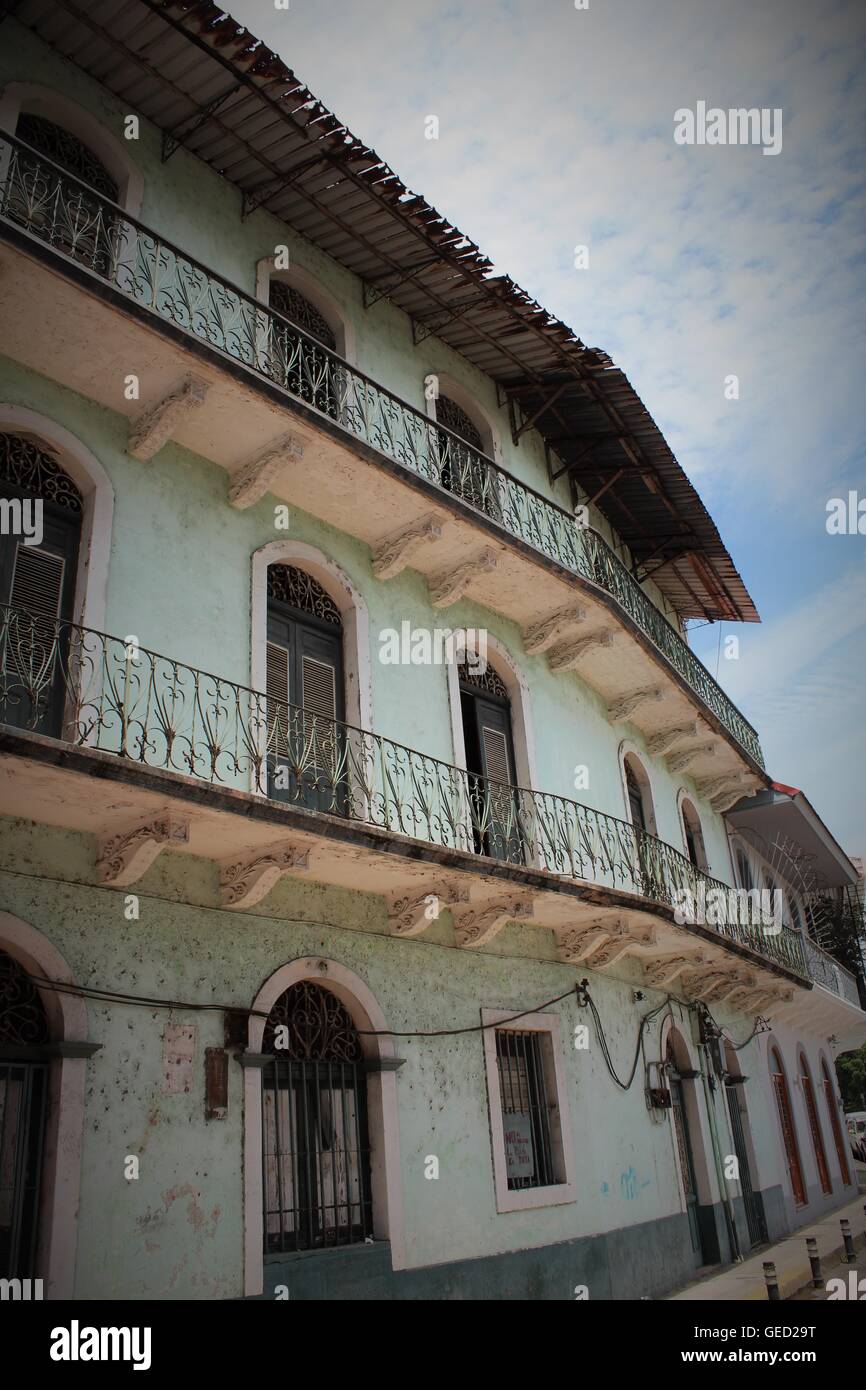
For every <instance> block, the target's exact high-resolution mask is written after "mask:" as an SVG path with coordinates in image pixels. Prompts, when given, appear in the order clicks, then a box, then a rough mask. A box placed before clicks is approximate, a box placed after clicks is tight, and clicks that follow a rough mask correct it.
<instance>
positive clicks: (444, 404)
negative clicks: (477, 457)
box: [436, 396, 484, 453]
mask: <svg viewBox="0 0 866 1390" xmlns="http://www.w3.org/2000/svg"><path fill="white" fill-rule="evenodd" d="M436 419H437V420H438V422H439V424H440V425H444V426H445V428H446V429H449V430H453V431H454V433H455V434H459V435H460V438H461V439H465V441H466V443H467V444H470V445H471V446H472V448H473V449H478V451H479V452H480V453H483V452H484V443H483V440H482V438H481V435H480V433H479V431H478V430H477V428H476V427H475V425H474V424H473V423H472V421H471V420H470V419H469V416H468V415H467V414H466V411H465V410H463V409H461V407H460V406H459V405H458V404H457V402H456V401H452V399H451V397H450V396H438V397H437V399H436Z"/></svg>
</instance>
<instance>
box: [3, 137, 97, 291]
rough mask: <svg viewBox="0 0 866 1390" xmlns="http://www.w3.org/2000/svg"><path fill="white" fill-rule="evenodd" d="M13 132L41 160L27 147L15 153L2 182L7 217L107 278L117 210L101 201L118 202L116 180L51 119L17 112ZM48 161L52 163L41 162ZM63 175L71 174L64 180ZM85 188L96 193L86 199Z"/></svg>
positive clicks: (90, 153)
mask: <svg viewBox="0 0 866 1390" xmlns="http://www.w3.org/2000/svg"><path fill="white" fill-rule="evenodd" d="M15 134H16V136H17V137H18V139H19V140H23V141H24V142H25V143H26V144H27V145H28V147H29V148H30V149H32V150H35V151H36V152H37V155H38V156H40V157H41V158H39V159H37V158H36V157H35V156H33V155H30V154H29V153H28V152H27V151H21V150H16V151H15V152H14V155H13V161H14V168H13V169H12V170H10V173H9V176H8V180H7V184H8V193H7V197H6V199H5V206H4V212H5V214H6V216H8V217H11V218H13V219H14V220H15V221H17V222H20V223H21V224H22V225H23V226H25V227H27V228H28V230H30V231H36V232H37V233H38V234H39V235H40V236H41V237H42V238H44V239H47V240H48V241H50V243H51V245H52V246H55V247H58V248H59V249H60V250H62V251H63V252H64V253H65V254H66V255H67V256H71V257H72V258H73V259H74V260H76V261H79V262H81V263H82V264H84V265H86V266H87V267H88V268H89V269H90V270H94V271H96V273H97V274H98V275H102V276H110V275H111V274H112V273H113V265H114V254H113V253H114V249H115V245H116V242H117V238H118V234H119V231H120V224H119V221H118V219H119V214H118V213H117V212H115V211H114V209H113V208H112V207H110V206H106V204H104V203H103V202H101V201H100V199H108V200H109V202H110V203H111V204H114V203H117V201H118V199H119V189H118V185H117V181H116V180H115V179H114V178H113V177H112V176H111V174H110V173H109V171H108V169H107V168H106V167H105V165H104V164H103V162H102V160H101V159H100V158H99V156H98V155H97V154H96V153H95V152H94V151H93V150H92V149H91V148H90V146H89V145H88V144H86V143H85V141H84V140H80V139H79V138H78V136H77V135H75V134H73V132H72V131H71V130H67V129H66V128H65V127H64V126H62V125H58V124H57V122H56V121H52V120H49V119H48V118H47V117H45V116H41V115H36V114H34V113H32V112H29V111H22V112H21V113H20V114H19V116H18V122H17V125H16V127H15ZM49 160H50V161H51V163H50V164H48V163H46V161H49ZM52 166H56V167H52ZM58 170H62V171H63V173H59V172H58ZM64 173H65V174H71V175H72V178H71V179H67V178H64V177H63V174H64ZM82 185H85V186H84V187H82ZM34 188H35V189H38V190H39V196H38V197H34V196H33V190H34ZM88 189H90V190H92V192H93V193H94V194H96V195H98V196H97V197H91V196H90V195H89V193H88Z"/></svg>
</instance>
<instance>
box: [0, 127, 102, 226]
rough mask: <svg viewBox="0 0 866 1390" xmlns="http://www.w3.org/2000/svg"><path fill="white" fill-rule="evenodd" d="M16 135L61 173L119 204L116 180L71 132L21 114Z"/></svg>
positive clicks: (91, 151) (90, 150) (96, 156)
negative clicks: (69, 175)
mask: <svg viewBox="0 0 866 1390" xmlns="http://www.w3.org/2000/svg"><path fill="white" fill-rule="evenodd" d="M15 134H16V135H17V137H18V139H19V140H24V141H26V143H27V144H28V145H30V146H31V147H32V148H33V149H34V150H38V151H39V153H40V154H43V155H45V157H46V159H50V160H51V162H52V163H53V164H59V165H60V167H61V169H65V170H66V172H67V173H68V174H72V175H73V176H74V177H75V178H77V179H80V180H81V182H82V183H86V184H87V185H88V187H89V188H92V189H93V190H94V192H96V193H99V194H101V195H102V197H103V198H110V199H111V201H112V202H113V203H116V202H118V201H119V198H118V192H119V190H118V186H117V182H116V180H115V179H113V178H112V177H111V174H110V173H109V172H108V170H107V169H106V167H105V165H104V164H103V162H102V160H101V159H100V158H99V157H98V155H96V154H95V153H94V152H93V150H92V149H91V148H90V146H89V145H87V144H85V142H84V141H83V140H79V138H78V136H77V135H73V133H72V131H70V130H66V129H64V127H63V126H61V125H57V123H56V122H55V121H49V120H48V119H47V118H46V117H45V116H37V115H33V114H32V113H31V112H29V111H22V112H21V114H20V115H19V117H18V124H17V125H16V127H15Z"/></svg>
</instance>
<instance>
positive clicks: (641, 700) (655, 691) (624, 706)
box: [607, 685, 664, 724]
mask: <svg viewBox="0 0 866 1390" xmlns="http://www.w3.org/2000/svg"><path fill="white" fill-rule="evenodd" d="M663 696H664V691H663V690H662V688H661V686H658V685H653V686H647V687H646V688H645V689H643V690H633V691H632V692H631V693H630V694H629V695H621V696H620V697H619V699H618V700H613V701H612V702H611V703H610V704H609V705H608V707H607V716H608V719H609V720H610V722H611V723H612V724H624V723H625V722H626V720H627V719H630V718H631V716H632V715H633V714H634V712H635V710H636V709H638V708H639V707H640V706H641V705H645V704H652V703H655V702H656V701H658V700H661V699H662V698H663Z"/></svg>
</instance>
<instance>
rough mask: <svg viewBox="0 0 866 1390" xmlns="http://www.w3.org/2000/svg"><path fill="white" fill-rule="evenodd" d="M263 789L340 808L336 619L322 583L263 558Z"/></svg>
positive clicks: (341, 714) (339, 633) (339, 630)
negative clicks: (265, 764) (265, 563)
mask: <svg viewBox="0 0 866 1390" xmlns="http://www.w3.org/2000/svg"><path fill="white" fill-rule="evenodd" d="M267 604H268V627H267V697H268V774H269V776H268V789H269V794H270V795H271V796H276V797H277V798H279V799H280V800H287V801H294V802H296V803H300V804H302V805H304V806H307V807H308V808H310V809H311V810H318V811H326V812H330V813H333V814H337V815H340V814H344V813H345V810H346V787H347V777H346V767H345V747H346V741H345V729H344V725H343V723H342V721H343V720H344V718H345V709H344V680H343V626H342V621H341V618H340V611H339V609H338V608H337V605H336V604H335V603H334V600H333V599H332V598H331V596H330V594H328V593H327V592H326V590H325V589H323V588H322V585H321V584H319V582H318V581H317V580H316V579H314V578H313V576H312V575H310V574H307V572H306V571H305V570H303V569H300V568H299V567H298V566H296V565H269V566H268V598H267Z"/></svg>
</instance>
